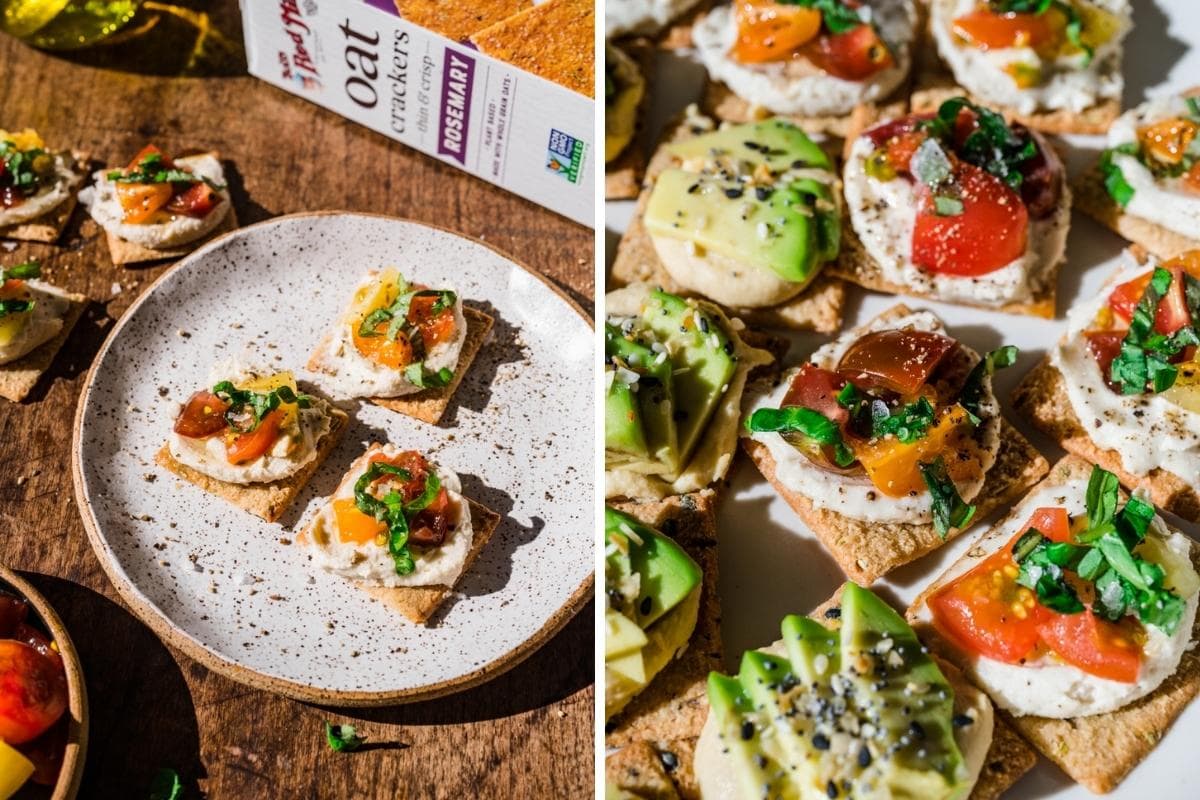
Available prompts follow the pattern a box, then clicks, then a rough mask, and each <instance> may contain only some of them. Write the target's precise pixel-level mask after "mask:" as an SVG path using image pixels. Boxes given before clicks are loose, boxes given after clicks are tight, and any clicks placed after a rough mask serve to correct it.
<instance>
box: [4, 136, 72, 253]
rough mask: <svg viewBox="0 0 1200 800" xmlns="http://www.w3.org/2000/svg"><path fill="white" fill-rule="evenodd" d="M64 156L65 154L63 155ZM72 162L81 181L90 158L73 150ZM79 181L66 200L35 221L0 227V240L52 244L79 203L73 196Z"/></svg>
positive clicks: (68, 193) (60, 234)
mask: <svg viewBox="0 0 1200 800" xmlns="http://www.w3.org/2000/svg"><path fill="white" fill-rule="evenodd" d="M63 155H64V156H66V155H67V154H66V153H63ZM70 157H71V159H72V161H73V165H72V169H73V170H74V171H75V172H76V174H77V175H79V176H80V177H79V181H82V180H83V176H84V175H86V174H87V172H88V165H89V162H90V161H91V158H90V157H89V156H88V154H87V153H83V152H80V151H78V150H73V151H71V153H70ZM79 181H77V182H76V183H75V184H73V185H72V186H71V187H70V191H68V192H67V198H66V199H65V200H63V202H61V203H59V204H58V205H57V206H55V207H54V208H52V209H51V210H50V211H48V212H46V213H45V214H43V215H42V216H40V217H38V218H37V219H31V220H29V221H28V222H21V223H18V224H16V225H9V226H7V227H3V226H0V239H18V240H20V241H23V242H42V243H44V244H53V243H54V242H57V241H58V239H59V237H60V236H62V232H63V230H64V229H65V228H66V227H67V223H68V222H69V221H70V220H71V214H72V213H74V211H75V206H76V205H78V203H79V198H78V197H77V196H76V194H75V189H76V188H78V186H79Z"/></svg>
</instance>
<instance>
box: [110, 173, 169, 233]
mask: <svg viewBox="0 0 1200 800" xmlns="http://www.w3.org/2000/svg"><path fill="white" fill-rule="evenodd" d="M117 201H118V202H119V203H120V204H121V210H122V211H123V212H124V215H123V216H122V219H124V221H125V222H129V223H133V224H138V223H142V222H145V221H146V220H148V219H150V217H152V216H154V213H155V212H156V211H158V210H160V209H162V208H163V207H164V206H166V205H167V203H169V202H170V201H171V184H169V183H118V184H117Z"/></svg>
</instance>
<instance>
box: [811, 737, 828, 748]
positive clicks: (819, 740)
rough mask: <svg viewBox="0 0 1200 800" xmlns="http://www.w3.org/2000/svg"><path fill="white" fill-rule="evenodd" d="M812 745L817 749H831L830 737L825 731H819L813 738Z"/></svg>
mask: <svg viewBox="0 0 1200 800" xmlns="http://www.w3.org/2000/svg"><path fill="white" fill-rule="evenodd" d="M812 745H813V747H814V748H815V749H817V750H828V749H829V737H828V736H826V735H825V734H823V733H818V734H816V735H815V736H813V738H812Z"/></svg>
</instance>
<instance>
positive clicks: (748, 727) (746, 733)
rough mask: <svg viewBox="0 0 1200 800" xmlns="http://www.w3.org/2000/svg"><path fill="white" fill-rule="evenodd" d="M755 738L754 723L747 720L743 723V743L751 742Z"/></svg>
mask: <svg viewBox="0 0 1200 800" xmlns="http://www.w3.org/2000/svg"><path fill="white" fill-rule="evenodd" d="M753 738H754V723H753V722H751V721H750V720H746V721H745V722H743V723H742V741H746V742H748V741H750V740H751V739H753Z"/></svg>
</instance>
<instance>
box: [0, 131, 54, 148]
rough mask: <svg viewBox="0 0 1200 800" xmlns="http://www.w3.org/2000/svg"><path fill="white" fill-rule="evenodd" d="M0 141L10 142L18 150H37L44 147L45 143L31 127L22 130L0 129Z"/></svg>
mask: <svg viewBox="0 0 1200 800" xmlns="http://www.w3.org/2000/svg"><path fill="white" fill-rule="evenodd" d="M0 142H12V143H13V144H15V145H16V146H17V149H18V150H37V149H42V150H44V149H45V148H46V143H45V142H43V141H42V137H41V136H38V132H37V131H35V130H34V129H33V128H26V129H25V130H22V131H6V130H0Z"/></svg>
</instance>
